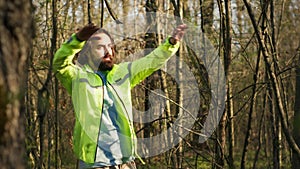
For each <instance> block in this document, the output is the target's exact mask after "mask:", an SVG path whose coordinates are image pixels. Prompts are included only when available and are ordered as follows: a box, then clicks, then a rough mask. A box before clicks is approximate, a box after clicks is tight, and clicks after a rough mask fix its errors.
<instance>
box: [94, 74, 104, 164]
mask: <svg viewBox="0 0 300 169" xmlns="http://www.w3.org/2000/svg"><path fill="white" fill-rule="evenodd" d="M96 74H97V73H96ZM97 75H98V74H97ZM98 76H99V77H100V79H101V81H102V86H101V88H102V104H101V105H102V106H101V115H100V125H99V132H98V136H97V145H96V151H95V158H94V162H96V159H97V149H98V139H99V137H100V132H101V120H102V115H103V103H104V80H103V79H102V77H101V76H100V75H98Z"/></svg>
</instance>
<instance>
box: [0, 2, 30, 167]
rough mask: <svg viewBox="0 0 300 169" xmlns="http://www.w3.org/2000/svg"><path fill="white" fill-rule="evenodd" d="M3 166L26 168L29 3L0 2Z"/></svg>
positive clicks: (0, 147)
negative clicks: (25, 122)
mask: <svg viewBox="0 0 300 169" xmlns="http://www.w3.org/2000/svg"><path fill="white" fill-rule="evenodd" d="M0 11H1V12H0V13H1V18H0V22H1V24H0V32H1V36H0V107H1V109H0V117H1V120H0V135H1V137H0V152H1V153H0V166H1V168H3V169H10V168H18V169H22V168H26V163H25V135H24V126H23V125H24V115H25V108H24V106H25V105H24V103H25V101H24V94H25V89H26V87H25V86H26V83H25V82H26V78H27V68H28V67H27V66H28V64H27V58H28V56H29V51H30V49H31V42H32V33H33V31H32V21H33V20H32V15H31V12H32V4H31V1H29V0H18V1H10V0H5V1H1V2H0Z"/></svg>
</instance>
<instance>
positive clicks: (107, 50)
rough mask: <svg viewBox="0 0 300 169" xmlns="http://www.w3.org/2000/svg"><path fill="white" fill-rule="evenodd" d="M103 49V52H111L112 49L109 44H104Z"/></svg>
mask: <svg viewBox="0 0 300 169" xmlns="http://www.w3.org/2000/svg"><path fill="white" fill-rule="evenodd" d="M104 50H105V54H107V53H109V54H112V49H111V47H110V46H105V48H104Z"/></svg>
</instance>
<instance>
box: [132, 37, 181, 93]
mask: <svg viewBox="0 0 300 169" xmlns="http://www.w3.org/2000/svg"><path fill="white" fill-rule="evenodd" d="M179 46H180V44H179V43H177V44H176V45H172V44H170V43H169V38H168V39H167V40H166V42H165V43H164V44H162V45H160V46H159V47H157V48H156V49H155V50H153V51H152V52H151V53H150V54H148V55H147V56H145V57H143V58H141V59H138V60H136V61H133V62H132V63H131V65H129V67H128V69H129V74H130V83H131V84H130V85H131V88H133V87H134V86H135V85H137V84H138V83H140V82H141V81H142V80H144V79H145V78H146V77H148V76H150V75H151V74H152V73H153V72H155V71H156V70H158V69H160V68H161V67H162V66H163V65H164V64H165V63H166V62H167V61H168V59H169V58H170V57H171V56H173V55H174V54H175V53H176V52H177V50H178V48H179Z"/></svg>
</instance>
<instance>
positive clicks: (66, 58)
mask: <svg viewBox="0 0 300 169" xmlns="http://www.w3.org/2000/svg"><path fill="white" fill-rule="evenodd" d="M84 43H85V42H80V41H79V40H78V39H77V38H76V36H75V33H74V34H73V35H72V36H71V38H70V39H69V40H68V41H66V42H64V43H63V44H62V45H61V47H60V48H59V49H58V50H57V51H56V53H55V55H54V58H53V71H54V73H55V75H56V77H57V79H58V80H59V81H60V82H61V83H62V85H63V86H64V87H65V88H66V89H67V91H68V93H69V94H71V91H72V79H73V78H74V76H75V73H76V66H75V65H74V64H73V62H72V60H73V58H74V56H75V54H76V53H78V52H79V51H80V50H81V49H82V47H83V45H84Z"/></svg>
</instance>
